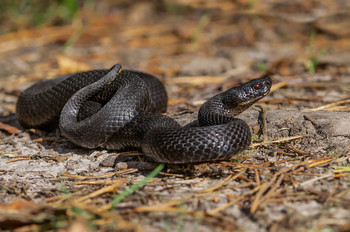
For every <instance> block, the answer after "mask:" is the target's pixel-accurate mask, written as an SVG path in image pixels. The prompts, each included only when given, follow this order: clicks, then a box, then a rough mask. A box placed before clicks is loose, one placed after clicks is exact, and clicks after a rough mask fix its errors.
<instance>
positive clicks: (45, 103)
mask: <svg viewBox="0 0 350 232" xmlns="http://www.w3.org/2000/svg"><path fill="white" fill-rule="evenodd" d="M270 87H271V79H270V78H268V77H263V78H257V79H253V80H251V81H250V82H247V83H245V84H243V85H241V86H237V87H233V88H231V89H229V90H227V91H225V92H223V93H220V94H218V95H216V96H214V97H212V98H211V99H209V100H208V101H206V102H205V103H204V104H203V105H202V106H201V107H200V110H199V114H198V120H197V121H196V122H194V123H191V124H189V125H188V126H185V127H181V126H180V125H179V124H178V123H177V122H176V121H175V120H174V119H172V118H170V117H167V116H165V115H162V114H160V113H162V112H165V111H166V108H167V101H168V97H167V93H166V90H165V88H164V86H163V85H162V83H161V82H160V81H159V80H158V79H157V78H155V77H153V76H152V75H149V74H146V73H142V72H137V71H129V70H122V69H121V65H119V64H117V65H114V66H113V67H112V68H111V69H109V70H92V71H87V72H80V73H74V74H69V75H64V76H60V77H57V78H55V79H52V80H47V81H43V82H38V83H36V84H34V85H33V86H31V87H29V88H28V89H26V90H25V91H23V92H22V93H21V95H20V96H19V98H18V102H17V108H16V114H17V117H18V120H19V122H20V123H21V125H22V126H23V127H25V128H39V129H44V130H49V129H52V128H54V127H56V126H57V125H58V126H59V128H60V130H61V133H62V135H63V136H65V137H66V138H68V139H69V140H70V141H72V142H73V143H75V144H77V145H79V146H82V147H86V148H97V147H102V148H107V149H115V150H127V149H139V150H141V151H142V152H143V153H144V154H145V155H146V156H148V157H149V158H151V159H152V160H154V161H156V162H162V163H188V162H203V161H214V160H225V159H229V158H231V157H232V156H233V155H235V154H237V153H239V152H241V151H243V150H245V149H246V148H247V147H248V146H249V144H250V142H251V134H250V129H249V126H248V125H247V124H246V123H245V122H244V121H243V120H241V119H238V118H234V117H233V116H235V115H237V114H239V113H241V112H242V111H244V110H245V109H247V108H248V107H249V106H251V105H252V104H253V103H255V102H256V101H257V100H259V99H261V98H262V97H264V96H266V95H267V94H268V93H269V91H270Z"/></svg>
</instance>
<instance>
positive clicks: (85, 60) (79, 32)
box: [0, 0, 350, 105]
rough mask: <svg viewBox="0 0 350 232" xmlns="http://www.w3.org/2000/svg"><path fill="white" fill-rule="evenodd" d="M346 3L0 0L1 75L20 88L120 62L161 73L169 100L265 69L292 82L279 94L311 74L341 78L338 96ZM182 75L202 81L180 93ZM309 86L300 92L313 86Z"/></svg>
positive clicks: (347, 30) (7, 86)
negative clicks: (170, 96)
mask: <svg viewBox="0 0 350 232" xmlns="http://www.w3.org/2000/svg"><path fill="white" fill-rule="evenodd" d="M349 12H350V1H343V0H323V1H317V0H296V1H283V0H267V1H259V0H222V1H210V0H191V1H190V0H177V1H175V0H152V1H141V0H139V1H125V0H103V1H96V0H87V1H78V0H50V1H39V0H3V1H2V4H1V6H0V20H1V27H0V77H1V78H0V85H1V86H2V88H3V89H4V90H5V91H6V92H14V91H15V92H16V93H17V92H18V91H21V90H23V89H24V88H25V87H27V86H28V85H29V84H30V83H33V82H34V81H37V80H38V79H43V78H52V77H54V76H56V75H59V74H63V73H69V72H77V71H82V70H87V69H92V68H109V67H111V66H112V65H113V64H115V63H121V64H122V65H123V66H124V68H132V69H140V70H143V71H146V72H150V73H152V74H155V75H156V76H158V77H159V78H161V79H162V80H163V81H164V82H165V83H166V84H167V85H168V86H167V88H168V90H169V91H170V94H173V96H174V97H173V98H171V102H170V105H172V104H177V103H184V102H186V100H185V99H186V98H187V99H188V97H190V98H191V99H194V100H193V102H192V103H194V104H195V103H196V102H197V101H200V100H201V99H203V98H206V97H207V96H208V94H209V93H211V94H212V92H213V89H215V90H216V89H218V90H220V89H226V88H228V87H230V86H232V85H234V84H238V83H240V82H242V81H245V80H246V79H247V78H249V76H250V77H251V76H254V75H255V74H256V73H263V72H267V71H269V72H273V73H274V74H275V78H274V80H275V83H277V82H283V83H282V84H281V86H280V87H285V86H289V87H290V88H291V90H292V93H291V94H288V93H286V95H284V96H283V97H287V98H288V97H289V98H295V97H296V96H295V91H293V90H295V89H297V90H300V89H301V87H305V86H301V85H303V84H304V83H305V81H308V82H312V85H311V89H313V88H314V87H315V88H318V89H321V90H322V89H324V88H326V87H329V83H333V87H334V85H335V84H334V83H340V84H337V86H336V88H337V89H336V91H337V93H339V94H337V95H336V96H333V95H332V94H329V91H328V92H327V93H325V94H322V101H326V102H327V101H336V100H341V99H344V98H345V97H346V95H345V94H346V92H347V91H348V90H349V89H350V87H349V80H348V76H349V73H350V66H349V60H350V53H349V52H350V13H349ZM203 76H206V77H203ZM169 77H170V78H169ZM171 77H178V78H171ZM180 77H184V78H180ZM188 77H192V78H188ZM315 82H316V83H318V84H315ZM319 82H322V84H319ZM344 83H345V85H344ZM172 84H174V85H176V86H177V87H176V86H174V87H172ZM179 84H180V85H181V84H182V87H183V88H185V87H186V86H188V85H190V86H191V87H193V85H195V86H196V87H197V88H198V89H201V88H203V89H208V90H207V93H198V94H199V96H196V94H191V90H190V88H187V89H185V90H186V91H185V92H186V93H187V95H186V94H185V95H184V94H181V93H178V92H179V87H178V86H179ZM306 87H307V88H308V89H307V88H306ZM306 87H305V88H304V89H306V90H305V92H303V93H301V92H298V94H300V95H302V94H304V95H309V96H313V95H314V92H313V91H311V92H310V91H309V90H310V85H308V86H306ZM293 88H294V89H293ZM180 90H181V89H180ZM333 90H334V89H333ZM330 91H331V90H330ZM180 92H181V91H180ZM281 98H282V96H281ZM296 100H298V99H296ZM319 101H321V100H319ZM315 104H317V101H316V103H315Z"/></svg>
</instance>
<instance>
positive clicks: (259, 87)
mask: <svg viewBox="0 0 350 232" xmlns="http://www.w3.org/2000/svg"><path fill="white" fill-rule="evenodd" d="M253 88H254V89H255V90H259V89H261V85H260V84H256V85H254V86H253Z"/></svg>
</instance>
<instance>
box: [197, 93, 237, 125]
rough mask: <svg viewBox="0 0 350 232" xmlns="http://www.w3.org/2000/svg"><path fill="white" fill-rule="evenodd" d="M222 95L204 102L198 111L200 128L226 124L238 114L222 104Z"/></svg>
mask: <svg viewBox="0 0 350 232" xmlns="http://www.w3.org/2000/svg"><path fill="white" fill-rule="evenodd" d="M223 98H224V95H223V94H218V95H216V96H214V97H212V98H211V99H209V100H208V101H206V102H205V103H204V104H203V105H202V106H201V107H200V109H199V113H198V122H199V125H200V126H211V125H219V124H226V123H229V122H231V121H232V120H233V117H234V116H235V115H237V114H239V113H240V112H237V111H235V110H233V109H234V108H233V109H230V108H228V107H227V106H226V105H225V104H224V103H223Z"/></svg>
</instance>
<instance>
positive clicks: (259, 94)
mask: <svg viewBox="0 0 350 232" xmlns="http://www.w3.org/2000/svg"><path fill="white" fill-rule="evenodd" d="M271 86H272V81H271V78H270V77H260V78H256V79H253V80H251V81H249V82H247V83H244V84H242V85H240V86H237V87H233V88H231V89H229V90H227V91H226V92H225V96H224V98H223V103H224V105H225V106H226V107H227V108H228V109H230V111H231V115H232V116H234V115H237V114H239V113H241V112H243V111H244V110H246V109H247V108H249V107H250V106H251V105H253V104H254V103H255V102H256V101H258V100H260V99H261V98H263V97H265V96H266V95H267V94H268V93H269V92H270V89H271Z"/></svg>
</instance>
